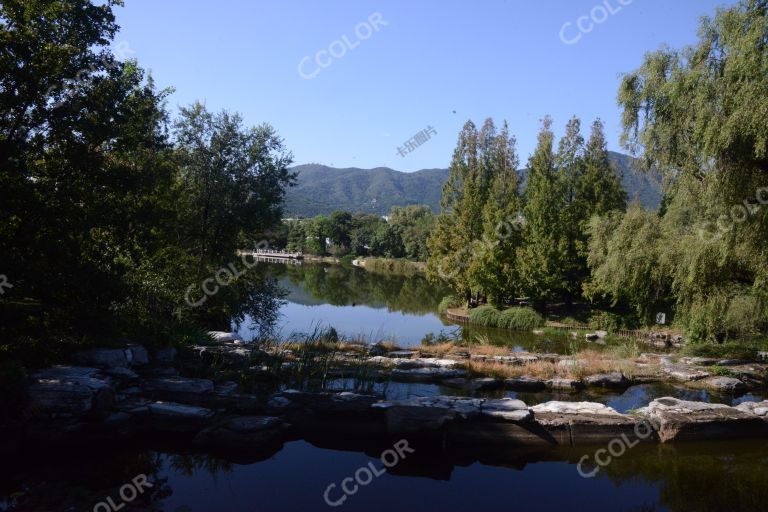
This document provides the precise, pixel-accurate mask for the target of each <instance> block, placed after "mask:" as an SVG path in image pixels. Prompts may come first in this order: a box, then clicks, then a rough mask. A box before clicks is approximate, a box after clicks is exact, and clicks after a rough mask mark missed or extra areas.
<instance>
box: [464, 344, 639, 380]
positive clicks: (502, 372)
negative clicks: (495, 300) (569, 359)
mask: <svg viewBox="0 0 768 512" xmlns="http://www.w3.org/2000/svg"><path fill="white" fill-rule="evenodd" d="M574 359H576V360H577V361H578V362H579V363H578V364H576V365H573V366H571V365H565V366H561V365H558V364H556V363H553V362H551V361H544V360H538V361H534V362H532V363H527V364H522V365H510V364H504V363H501V362H497V361H470V362H469V363H468V368H469V370H470V371H471V372H472V373H473V374H476V375H483V376H491V377H496V378H501V379H509V378H517V377H531V378H535V379H541V380H548V379H552V378H555V377H560V378H567V379H576V380H578V379H582V378H584V377H587V376H589V375H595V374H598V373H610V372H621V373H623V374H624V375H627V376H629V377H631V376H633V375H635V374H636V373H637V369H636V367H635V365H634V364H632V362H631V361H629V360H616V359H614V358H613V357H612V356H611V355H610V354H606V353H605V352H599V351H596V350H583V351H581V352H579V353H578V354H575V356H574Z"/></svg>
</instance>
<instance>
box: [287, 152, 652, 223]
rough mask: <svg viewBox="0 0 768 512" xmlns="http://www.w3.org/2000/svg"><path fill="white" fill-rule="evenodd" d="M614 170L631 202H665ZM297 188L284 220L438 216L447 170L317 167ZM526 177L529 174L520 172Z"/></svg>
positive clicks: (304, 173) (647, 180)
mask: <svg viewBox="0 0 768 512" xmlns="http://www.w3.org/2000/svg"><path fill="white" fill-rule="evenodd" d="M609 157H610V160H611V164H612V165H613V166H614V168H615V169H616V172H617V174H618V175H619V176H620V177H621V181H622V184H623V185H624V189H625V190H626V191H627V194H628V196H629V198H630V200H632V199H638V200H639V201H640V203H641V204H642V205H643V206H645V207H646V208H649V209H657V208H658V207H659V204H660V202H661V196H662V191H661V186H660V182H659V179H658V178H657V177H655V176H650V175H648V174H644V173H642V172H640V171H639V170H637V165H636V160H635V159H634V158H632V157H630V156H628V155H623V154H621V153H616V152H613V151H611V152H610V154H609ZM293 170H294V171H296V172H297V173H298V179H297V184H296V186H294V187H291V188H290V189H289V190H288V193H287V194H286V200H285V215H286V216H290V217H294V216H303V217H313V216H315V215H320V214H323V215H327V214H330V213H332V212H334V211H337V210H346V211H351V212H356V213H357V212H361V213H374V214H377V215H386V214H387V213H389V210H390V209H391V208H392V207H393V206H406V205H411V204H426V205H429V206H430V207H431V208H432V209H433V210H434V211H435V212H438V211H439V210H440V196H441V195H442V190H443V183H445V181H446V180H447V179H448V169H422V170H420V171H414V172H400V171H395V170H394V169H390V168H388V167H377V168H375V169H360V168H357V167H349V168H345V169H337V168H334V167H327V166H325V165H319V164H308V165H298V166H296V167H294V168H293ZM521 174H523V179H524V174H525V170H523V171H521Z"/></svg>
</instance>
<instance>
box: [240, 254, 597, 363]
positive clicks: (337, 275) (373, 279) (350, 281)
mask: <svg viewBox="0 0 768 512" xmlns="http://www.w3.org/2000/svg"><path fill="white" fill-rule="evenodd" d="M258 267H259V268H260V270H261V271H263V272H265V273H266V274H267V275H269V276H271V277H272V278H274V279H275V280H276V282H277V284H278V286H279V287H281V288H282V289H284V290H285V291H286V296H285V301H286V302H285V304H283V306H282V307H281V308H280V311H279V313H280V318H279V320H277V322H276V324H277V325H276V329H275V330H276V331H277V332H279V333H280V334H281V335H282V337H288V336H290V335H291V334H292V333H296V332H299V333H306V332H313V331H314V330H315V329H316V328H318V327H328V326H332V327H334V328H335V329H336V330H337V331H338V332H339V333H340V334H342V335H345V336H349V337H354V336H360V335H362V336H365V337H366V338H367V339H368V340H381V339H389V340H393V341H395V342H396V343H398V344H399V345H401V346H414V345H419V344H420V342H421V340H422V338H424V336H426V335H427V334H430V333H431V334H434V335H438V334H440V333H441V332H442V333H444V334H446V335H448V336H452V337H457V338H460V339H462V340H465V341H477V340H478V339H482V340H485V341H488V342H491V343H496V344H503V345H506V346H509V347H510V348H512V349H515V350H528V351H538V352H558V353H564V352H566V351H568V350H570V349H573V348H574V347H578V348H582V347H584V346H586V343H585V342H583V341H581V340H578V341H573V340H571V339H569V338H568V337H567V336H566V335H561V336H557V335H547V336H536V335H533V334H531V333H520V332H512V331H507V330H503V329H489V328H482V327H478V326H457V325H454V324H452V323H451V322H448V321H447V320H445V319H444V318H441V316H440V315H439V314H438V305H439V303H440V301H441V300H442V298H443V297H444V296H446V295H448V294H449V293H450V290H449V289H448V288H447V287H446V286H441V285H439V284H435V283H431V282H429V281H427V279H426V278H425V277H424V276H423V275H412V276H400V275H390V274H380V273H373V272H368V271H366V270H364V269H361V268H358V267H353V266H347V265H326V264H303V265H281V264H274V263H261V264H259V266H258ZM250 326H251V321H250V318H249V317H247V316H246V317H245V320H244V321H242V322H238V323H237V326H236V328H237V330H238V332H239V334H240V335H241V336H243V337H244V338H245V339H251V338H253V337H254V336H255V335H256V331H255V330H254V329H251V328H250Z"/></svg>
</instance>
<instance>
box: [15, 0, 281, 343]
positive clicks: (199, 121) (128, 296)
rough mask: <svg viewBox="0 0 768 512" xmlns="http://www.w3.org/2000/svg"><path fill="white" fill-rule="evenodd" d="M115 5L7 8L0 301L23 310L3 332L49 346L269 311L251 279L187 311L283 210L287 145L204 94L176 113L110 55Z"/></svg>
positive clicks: (79, 1) (76, 0)
mask: <svg viewBox="0 0 768 512" xmlns="http://www.w3.org/2000/svg"><path fill="white" fill-rule="evenodd" d="M115 5H121V2H118V1H112V0H108V1H106V2H99V3H98V5H97V4H95V3H93V2H91V1H87V0H72V1H50V2H16V1H13V2H4V3H2V4H0V46H1V47H2V48H3V51H2V52H0V74H1V75H2V86H0V112H2V114H0V219H2V221H1V222H0V252H2V254H4V255H5V256H4V257H5V260H4V262H3V273H4V274H6V275H8V278H9V280H10V281H11V282H12V283H13V285H14V287H13V288H12V289H10V290H9V291H7V292H6V293H5V294H3V296H2V298H0V306H3V305H5V304H6V303H18V304H22V305H23V307H24V308H25V309H26V312H27V314H26V315H18V316H17V317H16V320H17V321H18V322H17V324H16V325H10V323H9V322H4V323H3V325H1V326H0V331H1V333H2V336H3V338H4V339H6V340H8V342H9V344H14V345H16V346H22V345H24V344H26V343H28V340H26V338H25V337H24V334H23V333H26V332H29V329H30V328H32V329H34V337H35V338H36V340H37V341H36V343H39V344H43V345H46V347H45V348H46V350H44V351H45V352H47V353H48V354H51V356H52V355H54V354H55V355H62V354H63V352H65V350H63V349H60V348H57V346H66V347H69V346H70V345H71V343H70V342H69V341H68V340H75V343H77V342H79V340H83V339H99V340H102V342H103V341H108V340H110V339H114V338H116V337H118V336H121V335H125V336H146V337H147V339H150V340H153V339H160V338H162V337H164V336H166V335H167V334H168V333H169V332H171V331H173V330H174V329H175V322H177V321H180V319H182V318H183V319H184V321H189V322H194V323H198V325H203V324H205V323H208V322H210V323H216V324H219V325H220V324H221V322H222V320H223V321H228V320H229V318H230V317H231V316H235V317H237V316H238V315H243V314H245V309H246V308H248V309H249V313H254V314H255V313H257V312H265V313H267V314H269V311H270V309H269V308H270V306H269V305H266V304H265V302H263V301H266V302H270V300H271V299H270V298H269V297H267V295H266V293H264V292H266V291H267V290H271V288H270V287H269V286H262V284H263V283H260V282H257V281H258V280H257V279H256V276H255V275H251V276H250V277H248V278H245V279H243V280H242V281H241V282H240V283H238V284H237V285H232V286H229V287H227V288H226V290H224V291H222V292H220V293H219V294H218V295H217V296H216V297H215V298H211V299H210V300H208V301H207V302H206V303H205V306H204V307H201V308H198V309H196V310H192V309H191V308H186V307H185V306H184V298H185V293H186V292H187V290H188V289H189V288H188V287H189V286H193V287H194V286H195V285H196V284H197V283H200V282H201V281H202V280H203V279H204V278H207V277H210V276H211V275H212V274H213V273H214V272H216V271H217V270H219V269H221V268H222V267H224V266H225V265H226V264H228V263H231V262H233V261H236V257H235V254H234V250H235V249H236V248H238V247H241V246H242V245H241V244H248V243H252V242H253V241H255V240H259V239H261V238H262V237H263V236H266V234H267V231H268V230H269V229H270V228H271V227H272V226H273V225H274V224H275V223H276V222H277V221H279V219H280V216H281V209H280V203H281V201H282V199H283V195H284V190H285V188H286V187H287V186H289V185H290V183H291V173H290V172H289V171H288V170H287V169H288V166H289V165H290V163H291V157H290V153H288V152H287V151H286V150H285V148H284V146H283V143H282V140H281V139H280V138H279V137H278V136H277V134H276V132H275V131H274V129H273V128H271V127H270V126H268V125H261V126H258V127H255V128H246V127H244V126H243V125H242V121H241V120H240V117H239V116H238V115H236V114H234V115H230V114H228V113H226V112H222V113H220V114H211V113H209V112H208V111H207V110H206V109H205V108H204V107H203V106H202V105H200V104H194V105H192V106H190V107H188V108H183V109H182V110H181V113H180V115H179V117H178V119H177V120H176V121H175V122H172V121H171V119H170V117H171V116H170V114H169V112H168V111H167V109H166V105H165V102H166V98H167V97H168V94H169V93H170V91H169V90H166V91H160V92H158V91H156V90H155V87H154V83H153V81H152V79H151V78H146V77H145V74H144V72H143V70H142V69H141V68H140V67H139V66H138V65H137V63H136V62H134V61H126V62H121V61H119V60H117V58H116V57H115V56H114V55H113V54H112V53H111V50H110V48H109V45H110V43H111V41H112V39H113V37H114V35H115V33H116V31H117V29H118V27H117V25H116V24H115V18H114V14H113V12H112V8H113V7H114V6H115ZM171 133H172V136H171ZM180 306H181V307H180ZM16 352H18V350H16Z"/></svg>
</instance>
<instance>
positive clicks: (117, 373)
mask: <svg viewBox="0 0 768 512" xmlns="http://www.w3.org/2000/svg"><path fill="white" fill-rule="evenodd" d="M104 374H105V375H108V376H110V377H112V378H114V379H116V380H119V381H123V382H135V381H137V380H139V374H138V373H136V372H135V371H133V370H131V369H130V368H125V367H123V366H116V367H114V368H107V369H106V370H104Z"/></svg>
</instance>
